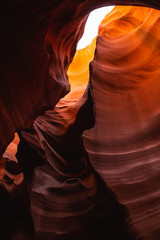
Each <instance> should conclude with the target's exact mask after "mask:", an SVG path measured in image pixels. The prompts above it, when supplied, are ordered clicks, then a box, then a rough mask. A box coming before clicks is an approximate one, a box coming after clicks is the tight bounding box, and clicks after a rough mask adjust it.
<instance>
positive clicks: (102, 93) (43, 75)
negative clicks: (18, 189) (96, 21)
mask: <svg viewBox="0 0 160 240" xmlns="http://www.w3.org/2000/svg"><path fill="white" fill-rule="evenodd" d="M116 3H118V4H119V5H129V6H128V7H123V6H118V7H115V8H114V9H113V10H112V12H111V13H110V14H108V15H107V16H106V17H105V19H104V20H103V21H102V23H101V25H100V27H99V33H98V37H97V39H94V40H93V42H92V43H91V44H90V46H88V47H87V48H85V49H84V50H82V51H78V52H77V53H76V55H75V57H74V54H75V49H76V43H77V41H78V39H79V38H80V37H81V35H82V32H83V28H84V24H85V21H86V19H87V16H88V14H89V12H90V11H91V10H93V9H94V8H96V7H98V6H104V5H111V4H116ZM130 5H139V6H147V7H152V8H144V7H131V6H130ZM153 8H157V9H159V8H160V4H159V2H158V1H95V0H94V1H74V2H72V1H64V2H62V1H55V2H54V1H45V2H44V1H39V2H38V1H28V2H27V3H24V2H23V1H21V2H20V1H15V2H14V4H13V3H12V2H11V1H10V2H8V3H7V4H6V3H5V4H4V5H3V13H4V25H3V27H2V31H3V33H4V34H3V36H4V38H3V39H2V40H3V43H2V46H4V48H3V49H2V54H1V57H2V60H3V61H2V80H3V84H2V88H1V89H0V91H1V98H0V107H1V109H0V111H1V125H0V133H1V134H0V142H1V153H3V152H4V150H5V148H6V147H7V145H8V143H9V142H10V141H11V139H12V138H13V134H14V132H15V131H16V130H18V132H19V136H20V144H19V147H18V153H17V158H18V161H19V164H20V165H21V167H22V169H23V171H24V174H25V176H26V182H27V185H28V189H29V190H28V191H29V196H30V201H31V214H32V218H33V223H34V228H35V235H36V238H37V239H48V240H49V239H59V240H60V239H63V240H71V239H79V240H81V239H85V240H88V239H110V240H111V239H113V240H114V239H116V240H117V239H119V240H126V239H128V240H131V239H138V238H140V237H142V239H144V240H159V239H160V194H159V180H160V170H159V169H160V159H159V154H160V147H159V130H158V129H159V114H160V107H159V103H160V95H159V91H160V80H159V77H160V52H159V50H160V37H159V36H160V12H159V10H156V9H153ZM15 13H17V14H15ZM95 48H96V49H95ZM94 49H95V53H94ZM73 57H74V61H73V63H72V65H70V63H71V61H72V59H73ZM89 62H91V63H90V64H89ZM79 64H80V65H79ZM69 65H70V66H69ZM88 66H89V67H88ZM68 67H69V68H68ZM68 77H69V80H70V84H71V92H70V93H69V94H68V95H67V96H65V95H66V94H67V93H68V92H69V89H70V84H69V81H68ZM88 80H89V83H88V84H87V82H88ZM85 89H86V90H85ZM64 96H65V97H64ZM62 97H64V98H62ZM60 98H62V99H61V100H60ZM59 100H60V101H59ZM55 105H56V106H55ZM54 106H55V107H54ZM53 107H54V108H53ZM46 109H49V110H47V111H45V110H46ZM44 111H45V112H44ZM33 121H34V122H33ZM24 129H25V130H24ZM19 130H23V131H21V132H20V131H19ZM8 151H11V150H10V149H9V150H8ZM6 154H7V153H6Z"/></svg>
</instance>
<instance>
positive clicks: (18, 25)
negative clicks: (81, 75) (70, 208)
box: [0, 0, 160, 155]
mask: <svg viewBox="0 0 160 240" xmlns="http://www.w3.org/2000/svg"><path fill="white" fill-rule="evenodd" d="M113 4H114V5H116V4H118V5H139V6H147V7H153V8H157V9H160V3H159V1H157V0H154V1H151V0H147V1H146V0H138V1H137V0H132V1H128V0H127V1H126V0H118V1H112V0H105V1H104V0H100V1H99V0H86V1H83V0H76V1H74V2H73V1H72V0H65V1H63V0H58V1H57V0H52V1H51V0H46V1H44V0H41V1H37V0H34V1H31V0H29V1H26V0H21V1H20V0H16V1H14V3H13V1H11V0H8V1H3V2H2V5H1V7H2V15H1V17H2V22H3V24H2V25H1V35H2V36H3V37H2V38H1V46H2V49H1V88H0V96H1V97H0V115H1V125H0V154H1V155H2V154H3V152H4V151H5V148H6V147H7V145H8V144H9V143H10V142H11V141H12V140H13V138H14V133H15V132H16V131H17V130H19V129H25V128H27V127H29V126H31V124H32V122H33V121H34V119H35V118H36V117H37V116H38V115H39V114H40V113H42V112H44V111H45V110H46V109H48V108H52V107H53V106H55V104H56V103H57V102H58V101H59V99H60V98H62V97H64V96H65V95H66V94H67V93H68V92H69V83H68V79H67V73H66V71H67V68H68V66H69V64H70V63H71V61H72V58H73V56H74V54H75V51H76V44H77V42H78V40H79V39H80V37H81V35H82V33H83V29H84V24H85V21H86V19H87V16H88V14H89V13H90V11H92V10H94V9H95V8H98V7H102V6H107V5H113ZM64 9H65V12H64ZM26 103H27V104H26ZM24 106H25V107H24Z"/></svg>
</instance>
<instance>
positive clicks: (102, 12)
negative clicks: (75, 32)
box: [77, 6, 114, 50]
mask: <svg viewBox="0 0 160 240" xmlns="http://www.w3.org/2000/svg"><path fill="white" fill-rule="evenodd" d="M113 8H114V6H109V7H101V8H98V9H95V10H93V11H92V12H91V13H90V15H89V16H88V19H87V22H86V26H85V29H84V33H83V36H82V38H81V39H80V40H79V42H78V44H77V50H78V49H83V48H85V47H86V46H88V45H89V44H90V43H91V41H92V40H93V39H94V38H95V37H96V36H97V34H98V26H99V25H100V23H101V21H102V20H103V18H104V17H105V16H106V15H107V14H108V13H109V12H111V11H112V9H113Z"/></svg>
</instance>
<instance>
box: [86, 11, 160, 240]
mask: <svg viewBox="0 0 160 240" xmlns="http://www.w3.org/2000/svg"><path fill="white" fill-rule="evenodd" d="M159 36H160V11H158V10H155V9H149V8H139V7H125V8H124V7H115V8H114V9H113V10H112V12H111V13H110V14H109V15H107V16H106V17H105V19H104V20H103V21H102V23H101V24H100V27H99V35H98V37H97V45H96V53H95V57H94V60H93V61H92V62H91V66H90V67H91V74H90V81H91V83H92V87H93V96H94V103H95V111H96V114H95V116H96V117H95V127H94V128H93V129H91V130H90V131H88V132H85V134H84V146H85V150H86V151H87V152H88V154H89V159H90V161H91V164H92V166H93V168H94V169H95V170H96V171H97V172H98V173H99V174H100V176H101V177H102V178H103V180H104V181H105V182H106V184H107V185H108V186H109V187H110V188H111V189H112V190H113V191H114V192H115V193H116V195H117V196H118V199H119V201H120V202H121V203H122V204H125V206H127V207H128V209H129V212H130V216H131V218H132V221H133V222H134V224H135V226H136V228H137V230H138V231H139V233H140V234H141V235H142V236H144V239H150V240H153V239H154V240H158V239H159V237H160V230H159V223H160V195H159V187H158V186H159V179H160V169H159V166H160V156H159V152H160V141H159V140H160V134H159V120H160V118H159V117H160V106H159V103H160V95H159V92H160V80H159V79H160V55H159V46H160V38H159ZM122 42H123V44H122Z"/></svg>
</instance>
